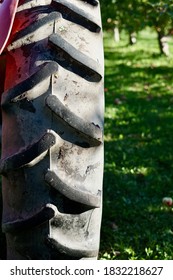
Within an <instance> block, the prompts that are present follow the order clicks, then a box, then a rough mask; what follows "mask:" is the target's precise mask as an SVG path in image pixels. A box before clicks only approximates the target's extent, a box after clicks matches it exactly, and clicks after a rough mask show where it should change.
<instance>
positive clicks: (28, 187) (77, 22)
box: [0, 0, 104, 259]
mask: <svg viewBox="0 0 173 280" xmlns="http://www.w3.org/2000/svg"><path fill="white" fill-rule="evenodd" d="M6 60H7V64H6V80H5V92H4V93H3V96H2V102H1V104H2V118H3V127H2V159H1V165H0V171H1V174H2V175H3V183H2V188H3V223H2V229H3V231H4V232H5V234H6V239H7V259H82V258H97V256H98V251H99V243H100V225H101V213H102V177H103V176H102V175H103V109H104V101H103V100H104V97H103V71H104V70H103V46H102V31H101V20H100V8H99V2H98V1H95V0H88V1H87V0H85V1H82V0H40V1H36V0H31V1H29V0H21V1H20V3H19V7H18V11H17V14H16V19H15V22H14V31H13V33H12V42H11V43H10V45H9V46H8V48H7V57H6Z"/></svg>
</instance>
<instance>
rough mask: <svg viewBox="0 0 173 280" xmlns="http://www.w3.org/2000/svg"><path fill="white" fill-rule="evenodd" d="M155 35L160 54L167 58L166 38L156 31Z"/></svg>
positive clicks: (167, 46)
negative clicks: (156, 35)
mask: <svg viewBox="0 0 173 280" xmlns="http://www.w3.org/2000/svg"><path fill="white" fill-rule="evenodd" d="M157 34H158V43H159V49H160V54H163V55H165V56H169V44H168V37H167V36H165V35H164V34H163V33H162V32H159V31H157Z"/></svg>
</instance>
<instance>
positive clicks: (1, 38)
mask: <svg viewBox="0 0 173 280" xmlns="http://www.w3.org/2000/svg"><path fill="white" fill-rule="evenodd" d="M18 2H19V0H3V1H2V0H0V54H1V53H2V51H3V50H4V48H5V45H6V43H7V41H8V38H9V36H10V32H11V29H12V26H13V21H14V17H15V13H16V9H17V6H18Z"/></svg>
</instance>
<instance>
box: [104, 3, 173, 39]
mask: <svg viewBox="0 0 173 280" xmlns="http://www.w3.org/2000/svg"><path fill="white" fill-rule="evenodd" d="M101 6H102V15H103V25H104V26H108V24H109V25H110V24H116V25H118V26H119V27H120V28H121V29H126V30H127V31H128V32H134V31H139V30H141V29H143V28H144V27H145V26H150V27H154V28H155V29H156V30H161V31H162V32H163V33H164V34H165V33H167V32H168V31H169V30H170V29H171V27H172V19H173V0H164V1H161V0H160V1H158V0H123V1H122V0H110V1H108V0H102V1H101Z"/></svg>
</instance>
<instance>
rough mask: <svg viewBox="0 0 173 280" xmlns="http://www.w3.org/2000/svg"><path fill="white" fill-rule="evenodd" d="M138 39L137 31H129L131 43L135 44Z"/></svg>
mask: <svg viewBox="0 0 173 280" xmlns="http://www.w3.org/2000/svg"><path fill="white" fill-rule="evenodd" d="M136 42H137V39H136V33H135V32H130V33H129V44H130V45H134V44H136Z"/></svg>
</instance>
